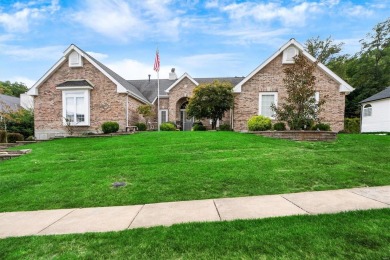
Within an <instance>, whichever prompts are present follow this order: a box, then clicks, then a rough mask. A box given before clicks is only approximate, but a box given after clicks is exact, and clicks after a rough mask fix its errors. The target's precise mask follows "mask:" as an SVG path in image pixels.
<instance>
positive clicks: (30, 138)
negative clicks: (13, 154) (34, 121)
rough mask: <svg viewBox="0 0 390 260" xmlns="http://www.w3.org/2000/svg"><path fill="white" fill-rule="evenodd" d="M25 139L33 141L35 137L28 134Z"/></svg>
mask: <svg viewBox="0 0 390 260" xmlns="http://www.w3.org/2000/svg"><path fill="white" fill-rule="evenodd" d="M26 141H35V137H34V136H32V135H30V136H29V137H27V138H26Z"/></svg>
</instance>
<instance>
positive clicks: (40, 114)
mask: <svg viewBox="0 0 390 260" xmlns="http://www.w3.org/2000/svg"><path fill="white" fill-rule="evenodd" d="M75 79H87V80H89V81H90V82H91V83H92V84H93V85H94V88H93V89H92V90H91V92H90V126H75V127H74V129H75V134H76V135H77V134H82V133H87V132H94V133H96V132H99V131H101V124H102V123H104V122H106V121H114V122H118V123H119V126H120V129H121V130H123V129H124V128H125V127H126V94H120V93H117V91H116V89H117V88H116V85H115V84H114V83H113V82H112V81H111V80H110V79H109V78H107V77H106V76H105V75H104V74H103V73H101V72H100V71H99V70H98V69H97V68H96V67H95V66H93V65H92V64H91V63H89V62H88V61H87V60H86V59H83V67H80V68H70V67H69V66H68V62H67V61H65V62H64V63H63V64H62V66H60V67H59V68H58V69H57V70H56V72H55V73H54V74H53V75H51V76H50V77H49V78H47V80H46V81H45V82H44V83H43V84H42V85H41V86H40V87H39V89H38V96H35V97H34V124H35V137H36V138H37V139H49V138H53V137H55V136H61V135H68V133H67V131H66V127H65V126H64V125H63V118H62V91H61V90H57V89H56V86H57V85H58V84H60V83H63V82H65V81H69V80H75ZM128 99H129V106H128V107H129V125H133V124H134V123H136V122H138V121H139V119H140V118H139V114H138V113H137V112H136V108H137V107H138V106H139V105H141V104H142V103H141V102H139V101H138V100H136V99H134V98H132V97H130V96H129V98H128Z"/></svg>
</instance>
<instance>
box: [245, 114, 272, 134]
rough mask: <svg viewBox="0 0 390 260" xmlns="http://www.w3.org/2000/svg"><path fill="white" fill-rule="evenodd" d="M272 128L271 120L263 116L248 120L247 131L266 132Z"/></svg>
mask: <svg viewBox="0 0 390 260" xmlns="http://www.w3.org/2000/svg"><path fill="white" fill-rule="evenodd" d="M271 127H272V123H271V119H269V118H268V117H265V116H252V117H251V118H250V119H249V120H248V129H249V131H266V130H270V129H271Z"/></svg>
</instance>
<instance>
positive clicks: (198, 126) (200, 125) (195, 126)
mask: <svg viewBox="0 0 390 260" xmlns="http://www.w3.org/2000/svg"><path fill="white" fill-rule="evenodd" d="M192 131H206V127H205V126H204V125H203V123H202V122H195V123H194V124H193V125H192Z"/></svg>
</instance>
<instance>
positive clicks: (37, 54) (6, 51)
mask: <svg viewBox="0 0 390 260" xmlns="http://www.w3.org/2000/svg"><path fill="white" fill-rule="evenodd" d="M65 48H66V46H63V45H55V46H45V47H39V48H26V47H22V46H14V45H0V54H2V55H6V56H11V57H14V58H17V59H20V60H35V61H37V60H53V57H56V58H58V57H62V53H63V51H64V50H65Z"/></svg>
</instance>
